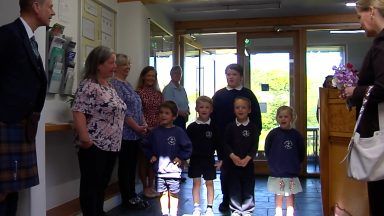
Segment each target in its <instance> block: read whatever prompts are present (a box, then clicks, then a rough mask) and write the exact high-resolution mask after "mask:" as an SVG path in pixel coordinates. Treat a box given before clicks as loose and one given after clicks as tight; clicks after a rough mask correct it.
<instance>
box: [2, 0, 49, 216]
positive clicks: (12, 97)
mask: <svg viewBox="0 0 384 216" xmlns="http://www.w3.org/2000/svg"><path fill="white" fill-rule="evenodd" d="M19 5H20V17H19V18H18V19H16V20H15V21H14V22H12V23H9V24H7V25H4V26H1V27H0V49H1V50H0V77H1V78H0V101H1V102H0V215H7V216H9V215H11V216H12V215H16V211H17V200H18V191H20V190H22V189H25V188H29V187H32V186H35V185H37V184H39V176H38V172H37V157H36V145H35V137H36V132H37V126H38V122H39V119H40V112H41V110H42V109H43V106H44V101H45V94H46V88H47V78H46V75H45V71H44V67H43V62H42V60H41V57H40V55H39V52H38V48H37V47H38V45H37V42H36V40H35V36H34V32H35V30H36V29H37V28H38V27H40V26H49V23H50V19H51V18H52V16H53V15H55V12H54V11H53V5H52V0H19Z"/></svg>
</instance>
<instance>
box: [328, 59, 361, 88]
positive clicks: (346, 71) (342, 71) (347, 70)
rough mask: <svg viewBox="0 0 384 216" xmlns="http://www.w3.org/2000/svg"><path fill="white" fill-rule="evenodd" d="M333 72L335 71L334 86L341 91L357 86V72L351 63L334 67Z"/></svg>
mask: <svg viewBox="0 0 384 216" xmlns="http://www.w3.org/2000/svg"><path fill="white" fill-rule="evenodd" d="M332 70H334V71H335V75H334V76H333V80H332V85H333V86H334V87H336V88H338V89H340V90H343V89H344V88H345V87H351V86H356V85H357V81H358V80H359V78H358V76H357V70H356V69H355V68H354V67H353V65H352V64H351V63H347V64H346V65H340V66H339V67H336V66H333V67H332Z"/></svg>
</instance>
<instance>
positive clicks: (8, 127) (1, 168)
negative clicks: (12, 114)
mask: <svg viewBox="0 0 384 216" xmlns="http://www.w3.org/2000/svg"><path fill="white" fill-rule="evenodd" d="M26 128H27V127H26V123H12V124H4V123H2V122H0V193H3V192H16V191H19V190H21V189H24V188H29V187H32V186H35V185H37V184H39V176H38V171H37V157H36V145H35V141H34V139H33V140H32V141H31V140H28V138H27V129H26Z"/></svg>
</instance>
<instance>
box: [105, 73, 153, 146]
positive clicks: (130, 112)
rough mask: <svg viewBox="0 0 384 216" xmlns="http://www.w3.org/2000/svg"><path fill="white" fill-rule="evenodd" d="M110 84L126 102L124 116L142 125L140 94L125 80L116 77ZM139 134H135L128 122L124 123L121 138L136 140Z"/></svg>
mask: <svg viewBox="0 0 384 216" xmlns="http://www.w3.org/2000/svg"><path fill="white" fill-rule="evenodd" d="M111 84H112V86H113V87H114V88H115V89H116V91H117V94H118V95H119V96H120V98H121V99H122V100H123V101H124V103H125V104H127V110H126V112H125V118H127V117H131V118H132V119H133V120H134V121H135V122H136V123H137V124H138V125H144V123H145V121H144V115H143V107H142V106H141V99H140V96H139V95H138V94H137V93H136V92H135V90H134V89H133V88H132V86H131V84H129V83H128V82H126V81H120V80H117V79H112V80H111ZM138 139H140V135H139V134H137V133H136V132H135V131H134V130H133V129H132V128H131V127H129V126H128V124H126V123H125V124H124V129H123V140H138Z"/></svg>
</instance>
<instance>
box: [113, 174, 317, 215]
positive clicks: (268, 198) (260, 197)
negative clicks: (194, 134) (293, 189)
mask: <svg viewBox="0 0 384 216" xmlns="http://www.w3.org/2000/svg"><path fill="white" fill-rule="evenodd" d="M214 183H215V200H214V203H213V204H214V206H213V211H214V213H215V215H217V216H218V215H226V214H222V213H220V212H219V211H218V205H219V204H220V203H221V199H222V195H221V190H220V180H219V176H218V178H217V179H216V180H215V181H214ZM301 184H302V187H303V192H302V193H299V194H298V195H297V196H296V203H295V215H296V216H322V215H323V214H322V204H321V189H320V179H317V178H309V179H301ZM138 188H140V187H138ZM201 194H202V195H203V196H202V197H204V196H205V197H206V195H205V194H206V190H202V192H201ZM255 201H256V208H255V211H254V214H253V215H257V216H273V215H274V214H275V206H274V205H275V204H274V195H273V194H272V193H269V192H268V191H267V177H256V186H255ZM149 202H150V203H151V207H150V208H148V209H145V210H141V211H134V210H127V209H124V208H122V207H120V206H119V207H116V208H114V209H112V210H111V211H110V212H108V216H128V215H134V216H144V215H150V216H158V215H161V212H160V203H159V200H158V199H151V200H149ZM201 206H202V207H204V206H206V200H205V199H204V200H203V201H202V203H201ZM192 211H193V200H192V180H191V179H189V178H187V181H186V182H185V183H182V184H181V192H180V199H179V215H180V216H187V215H191V214H192ZM227 215H229V214H227Z"/></svg>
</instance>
